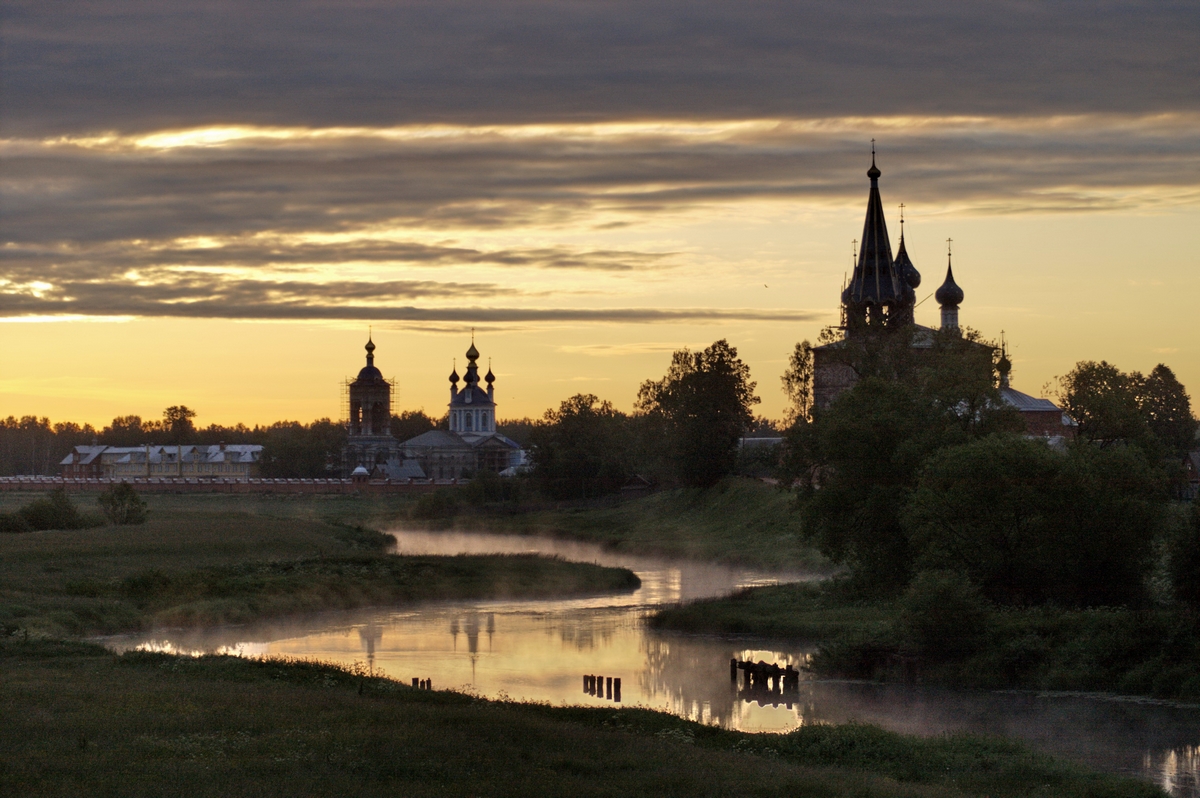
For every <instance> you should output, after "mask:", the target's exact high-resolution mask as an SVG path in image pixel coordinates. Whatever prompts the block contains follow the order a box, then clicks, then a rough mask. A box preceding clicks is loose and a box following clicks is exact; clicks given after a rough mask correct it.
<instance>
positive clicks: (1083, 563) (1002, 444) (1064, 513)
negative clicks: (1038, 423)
mask: <svg viewBox="0 0 1200 798" xmlns="http://www.w3.org/2000/svg"><path fill="white" fill-rule="evenodd" d="M1165 500H1166V495H1165V491H1164V489H1163V482H1162V476H1161V474H1160V473H1159V472H1157V471H1156V470H1155V469H1154V468H1153V467H1152V466H1151V465H1150V463H1149V462H1148V461H1147V460H1146V458H1145V455H1144V454H1142V452H1141V450H1139V449H1137V448H1135V447H1117V448H1112V449H1108V450H1101V449H1098V448H1095V447H1090V446H1084V447H1073V448H1072V449H1071V450H1069V451H1068V452H1067V453H1065V454H1064V453H1059V452H1056V451H1053V450H1052V449H1050V447H1049V446H1047V445H1046V444H1045V443H1043V442H1041V441H1038V440H1029V439H1026V438H1021V437H1018V436H1009V435H994V436H989V437H987V438H983V439H980V440H975V441H971V442H968V443H966V444H964V445H961V446H955V447H951V448H947V449H943V450H941V451H939V452H937V453H935V454H934V455H933V456H932V457H930V458H929V460H928V461H927V462H926V464H925V465H924V467H923V468H922V471H921V474H920V480H919V483H918V486H917V488H916V490H915V491H914V492H913V494H912V497H911V499H910V500H909V501H908V502H907V505H906V507H905V510H904V514H903V523H904V526H905V528H906V530H907V531H908V533H909V546H910V548H911V550H912V552H913V556H914V561H915V563H916V565H917V567H923V568H937V569H945V570H950V571H954V572H956V573H961V574H963V575H965V576H966V577H968V578H969V579H970V580H971V581H972V582H974V583H975V584H977V585H979V586H980V588H981V589H982V590H983V592H984V594H985V595H987V596H988V598H990V599H992V600H993V601H997V602H1000V603H1004V604H1038V603H1042V602H1047V601H1053V602H1056V603H1059V604H1066V605H1074V606H1116V605H1122V604H1133V603H1137V602H1138V601H1139V600H1140V599H1141V598H1142V593H1143V582H1144V577H1145V575H1146V573H1147V570H1148V568H1149V565H1150V559H1151V550H1152V544H1153V541H1154V539H1155V537H1156V536H1157V535H1158V533H1159V531H1160V530H1161V529H1162V526H1163V524H1162V522H1163V517H1164V516H1163V513H1164V508H1165Z"/></svg>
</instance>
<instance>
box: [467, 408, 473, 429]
mask: <svg viewBox="0 0 1200 798" xmlns="http://www.w3.org/2000/svg"><path fill="white" fill-rule="evenodd" d="M472 431H473V428H472V425H471V414H470V413H467V432H472Z"/></svg>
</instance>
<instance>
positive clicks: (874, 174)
mask: <svg viewBox="0 0 1200 798" xmlns="http://www.w3.org/2000/svg"><path fill="white" fill-rule="evenodd" d="M871 141H872V142H873V141H874V139H871ZM881 174H883V172H881V171H879V167H878V166H876V165H875V145H874V144H872V145H871V168H870V169H868V170H867V177H869V178H871V179H872V180H876V179H878V178H879V176H880V175H881Z"/></svg>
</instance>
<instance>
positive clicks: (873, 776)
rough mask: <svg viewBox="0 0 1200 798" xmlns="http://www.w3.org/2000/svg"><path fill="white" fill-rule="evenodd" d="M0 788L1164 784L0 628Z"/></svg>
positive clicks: (327, 791) (1029, 762)
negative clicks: (17, 637) (1, 710)
mask: <svg viewBox="0 0 1200 798" xmlns="http://www.w3.org/2000/svg"><path fill="white" fill-rule="evenodd" d="M0 668H2V669H3V672H4V674H5V678H4V679H3V680H2V681H0V705H2V706H4V707H5V722H4V723H2V724H0V794H4V795H21V796H66V795H70V796H75V795H89V796H135V797H136V796H169V795H188V796H210V795H211V796H217V795H219V796H242V795H246V796H255V798H269V797H270V796H310V795H322V796H325V795H354V796H356V797H359V798H371V797H372V796H385V795H386V796H394V795H405V796H442V795H455V796H457V795H478V796H526V795H539V796H557V795H571V796H627V795H655V796H687V798H698V797H704V796H718V795H738V796H767V795H772V796H774V795H803V796H828V797H829V798H836V797H841V796H844V797H845V798H851V797H853V798H869V797H871V796H876V797H878V798H882V797H883V796H911V797H912V798H934V797H935V796H936V797H937V798H959V797H962V798H965V797H966V796H991V797H992V798H1006V797H1007V796H1014V798H1015V796H1038V797H1045V798H1049V797H1050V796H1055V798H1059V797H1062V798H1074V797H1076V796H1078V797H1079V798H1084V797H1085V796H1086V797H1087V798H1107V797H1108V796H1112V797H1113V798H1117V796H1120V797H1121V798H1140V796H1146V797H1147V798H1149V797H1150V796H1162V795H1163V793H1161V792H1160V791H1159V790H1158V789H1157V788H1155V787H1154V786H1153V785H1151V784H1148V783H1143V782H1139V781H1134V780H1129V779H1122V778H1118V777H1113V776H1106V775H1100V774H1095V773H1090V772H1087V771H1085V770H1083V769H1081V768H1078V767H1076V766H1073V765H1070V764H1067V763H1063V762H1060V761H1058V760H1054V759H1051V758H1049V757H1046V756H1042V755H1039V754H1035V753H1032V752H1030V751H1029V750H1028V749H1026V748H1024V747H1023V746H1021V745H1019V744H1015V743H1010V742H1006V741H1001V740H994V739H987V738H980V737H974V736H966V735H953V736H947V737H940V738H933V739H928V740H922V739H916V738H910V737H903V736H901V735H896V734H892V733H889V732H885V731H882V730H880V729H877V728H874V727H870V726H862V725H848V726H813V727H805V728H801V729H798V730H796V731H794V732H792V733H789V734H786V735H772V734H743V733H739V732H733V731H726V730H722V729H718V728H713V727H708V726H701V725H698V724H695V723H691V722H689V721H685V720H681V719H679V718H676V717H673V716H670V715H665V714H661V713H656V712H652V711H649V710H642V709H630V708H624V709H613V708H605V709H595V708H573V707H550V706H546V705H531V704H517V703H501V702H490V701H485V700H481V699H477V698H472V697H469V696H464V695H461V694H456V693H448V692H429V691H419V690H414V689H411V688H409V687H407V686H404V685H402V684H398V683H396V682H391V681H388V680H385V679H379V678H373V677H371V676H370V675H368V674H366V673H363V672H362V671H361V670H357V671H356V670H345V669H339V668H336V667H332V666H325V665H319V664H313V663H302V662H291V663H287V662H280V661H257V660H248V659H239V658H232V657H203V658H196V659H193V658H185V657H171V656H167V655H162V654H148V653H140V652H139V653H130V654H126V655H123V656H117V655H114V654H112V653H110V652H107V651H105V650H104V649H100V648H97V647H92V646H87V645H82V644H73V643H64V642H47V641H43V642H33V641H31V642H28V643H22V642H20V641H14V640H11V639H10V640H7V641H2V642H0Z"/></svg>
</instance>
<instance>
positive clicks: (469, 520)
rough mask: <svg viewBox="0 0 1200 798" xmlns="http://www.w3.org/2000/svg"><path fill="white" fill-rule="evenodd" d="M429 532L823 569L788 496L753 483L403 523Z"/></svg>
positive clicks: (460, 512) (736, 481) (457, 511)
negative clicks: (522, 537) (507, 536)
mask: <svg viewBox="0 0 1200 798" xmlns="http://www.w3.org/2000/svg"><path fill="white" fill-rule="evenodd" d="M408 524H409V525H419V526H422V527H425V528H430V529H454V530H458V531H464V532H492V533H502V534H519V535H544V536H547V537H557V538H565V539H570V540H579V541H584V542H588V543H595V544H598V545H601V546H604V547H606V548H609V549H612V550H614V551H621V552H627V553H630V554H647V555H656V556H665V557H676V558H684V559H692V560H702V561H706V562H717V563H725V564H729V565H741V566H749V567H755V568H764V569H768V570H780V571H819V572H827V571H829V570H830V568H829V565H828V563H827V562H826V560H825V559H824V558H823V557H822V556H821V555H820V554H819V553H818V552H817V551H816V550H815V549H814V548H813V547H812V546H810V545H809V544H807V543H806V542H804V541H803V539H802V538H801V535H800V518H799V514H798V513H797V512H796V510H795V507H794V504H793V498H792V497H791V495H789V494H788V493H785V492H783V491H780V490H779V489H778V488H776V487H774V486H772V485H768V484H765V483H763V482H760V481H758V480H753V479H746V478H741V477H734V478H729V479H727V480H725V481H723V482H721V483H720V484H718V485H717V486H715V487H713V488H709V489H707V490H701V489H698V488H678V489H673V490H664V491H659V492H656V493H651V494H649V495H646V496H641V497H638V498H636V499H626V500H622V501H619V502H618V501H616V500H613V501H612V502H611V503H609V504H597V505H594V506H577V507H567V508H558V509H548V508H541V509H529V510H520V508H517V510H516V511H514V510H513V509H512V508H506V507H504V506H502V505H498V506H494V507H483V508H477V509H475V510H473V511H472V510H471V509H470V508H464V507H461V506H459V507H457V508H453V510H452V511H451V512H448V513H447V514H446V515H445V516H444V517H441V518H434V519H428V520H424V521H421V520H414V521H409V522H408Z"/></svg>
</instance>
